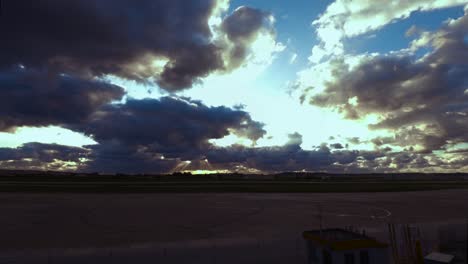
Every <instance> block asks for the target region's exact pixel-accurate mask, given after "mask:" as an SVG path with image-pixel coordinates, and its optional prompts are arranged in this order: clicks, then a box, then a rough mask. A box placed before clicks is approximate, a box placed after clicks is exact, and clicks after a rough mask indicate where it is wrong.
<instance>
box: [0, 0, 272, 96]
mask: <svg viewBox="0 0 468 264" xmlns="http://www.w3.org/2000/svg"><path fill="white" fill-rule="evenodd" d="M225 2H226V1H215V0H200V1H185V0H174V1H164V0H156V1H155V0H142V1H138V2H135V1H130V0H115V1H114V0H113V1H108V0H106V1H99V2H94V1H82V0H70V1H60V0H43V1H34V2H30V1H24V0H18V1H8V2H5V3H4V4H3V6H2V18H1V19H2V20H1V25H0V27H1V28H2V41H1V42H0V49H1V50H3V51H8V52H2V53H1V54H0V68H1V67H10V66H11V65H14V64H22V65H24V66H26V67H27V68H41V69H43V68H44V67H46V68H49V70H50V71H51V72H54V71H55V72H58V73H67V74H72V75H77V76H81V77H83V76H85V77H86V78H90V77H95V76H97V77H100V76H104V75H108V74H111V75H116V76H119V77H123V78H127V79H131V80H136V81H140V82H152V81H156V82H157V83H158V84H159V85H160V86H161V87H162V88H164V89H167V90H169V91H177V90H181V89H185V88H189V87H191V86H192V84H193V83H194V82H197V81H198V80H200V79H201V78H203V77H206V76H208V75H209V74H210V73H211V72H214V71H217V70H221V71H224V70H225V68H226V67H228V68H232V67H238V66H240V65H241V64H242V62H243V60H244V59H245V58H246V56H247V48H246V46H247V45H249V43H251V41H253V39H255V37H256V35H257V33H258V32H260V31H265V30H267V29H264V26H265V27H270V26H271V23H264V21H266V20H267V17H270V15H268V14H266V13H263V12H261V11H259V10H256V9H252V8H247V7H242V8H239V9H237V10H236V11H235V12H234V13H233V14H232V15H230V16H227V17H226V18H225V19H224V21H222V26H221V28H222V29H221V30H220V32H217V34H218V35H219V36H217V37H216V38H215V36H214V35H213V32H212V26H213V25H211V24H210V22H211V21H212V18H213V17H219V16H221V13H222V12H223V11H224V9H225V8H226V3H225ZM214 26H215V25H214ZM218 27H219V25H218ZM268 30H271V28H268ZM225 35H227V36H228V39H229V41H232V44H231V43H230V42H228V43H226V42H225V41H224V40H222V39H223V38H224V36H225ZM25 36H27V37H25ZM231 45H234V47H235V49H234V51H231V50H230V49H229V47H230V46H231ZM225 53H229V54H230V55H229V56H225V55H224V54H225ZM224 60H226V61H224ZM230 60H232V62H231V61H230Z"/></svg>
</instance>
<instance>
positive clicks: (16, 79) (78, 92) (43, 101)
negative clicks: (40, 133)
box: [0, 52, 124, 131]
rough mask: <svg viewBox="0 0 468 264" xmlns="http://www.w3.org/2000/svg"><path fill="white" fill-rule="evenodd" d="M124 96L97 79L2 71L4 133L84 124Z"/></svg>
mask: <svg viewBox="0 0 468 264" xmlns="http://www.w3.org/2000/svg"><path fill="white" fill-rule="evenodd" d="M5 53H7V52H5ZM123 94H124V92H123V89H122V88H121V87H118V86H115V85H112V84H108V83H105V82H101V81H96V80H86V79H79V78H74V77H72V76H68V75H56V74H54V73H50V72H47V71H38V70H30V69H27V68H26V69H25V68H21V67H16V68H13V69H9V70H5V71H0V131H12V130H14V129H15V128H16V127H19V126H48V125H60V124H66V123H77V122H83V121H84V120H86V119H87V118H88V116H89V115H90V114H91V113H93V112H94V111H95V110H97V109H98V108H99V107H101V106H102V105H104V104H107V103H109V102H111V101H113V100H119V99H121V97H122V96H123Z"/></svg>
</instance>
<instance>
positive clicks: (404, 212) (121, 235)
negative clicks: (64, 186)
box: [0, 190, 468, 263]
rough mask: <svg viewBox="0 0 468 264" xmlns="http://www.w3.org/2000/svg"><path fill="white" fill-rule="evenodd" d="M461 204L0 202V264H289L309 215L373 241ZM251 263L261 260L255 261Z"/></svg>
mask: <svg viewBox="0 0 468 264" xmlns="http://www.w3.org/2000/svg"><path fill="white" fill-rule="evenodd" d="M467 199H468V190H445V191H425V192H407V193H329V194H245V193H243V194H232V193H230V194H27V193H14V194H9V193H3V194H0V206H1V211H0V212H1V214H0V227H1V230H0V234H1V235H0V263H19V262H14V260H18V258H19V257H18V256H19V255H22V256H25V255H29V256H34V257H30V258H31V259H33V258H34V259H35V260H37V259H39V257H40V256H41V259H42V261H46V260H47V261H50V259H49V260H48V258H47V256H50V255H53V256H54V257H53V259H54V261H56V262H55V263H62V262H60V258H61V257H62V258H63V257H66V256H67V254H68V255H69V256H74V257H73V259H75V260H77V259H79V258H77V257H76V256H78V255H79V256H84V257H86V256H89V255H92V256H93V259H96V258H97V256H101V257H103V258H105V259H106V260H109V259H112V257H113V258H114V259H113V260H112V262H109V263H121V262H117V260H116V259H118V260H119V261H123V260H124V259H125V256H127V257H128V258H131V257H130V256H133V255H132V254H134V257H137V256H139V257H142V256H144V255H145V254H146V253H148V254H149V252H150V253H151V254H153V255H157V256H159V257H160V258H167V257H168V255H170V254H173V255H172V256H173V258H171V260H172V261H174V259H175V258H176V257H175V256H180V255H181V254H176V253H175V252H182V251H181V250H183V252H184V253H183V254H182V255H184V256H186V257H187V258H189V259H190V261H192V260H194V259H197V256H199V257H200V258H201V259H203V260H200V263H216V261H217V260H216V259H217V258H218V260H219V258H222V256H217V255H216V254H221V255H223V254H224V258H226V256H227V255H229V254H232V255H233V256H235V257H231V258H229V259H231V260H233V261H234V259H236V258H239V257H241V256H240V255H239V254H238V253H239V252H240V251H239V250H240V249H242V247H246V248H244V249H243V250H241V251H242V252H249V250H250V251H252V253H251V254H247V255H245V256H244V258H246V257H248V256H249V255H250V256H252V254H260V253H259V252H264V253H262V254H263V255H262V256H264V258H273V259H276V260H278V261H279V260H280V259H281V258H282V257H283V258H284V259H289V260H291V258H294V257H296V258H297V260H298V261H299V260H303V259H304V258H305V256H304V254H303V253H304V252H303V251H304V250H303V248H302V247H303V245H302V240H301V237H300V236H301V233H302V231H304V230H307V229H314V228H317V227H318V226H319V217H318V215H319V214H320V215H322V219H323V225H324V226H325V227H344V226H350V225H353V226H356V227H366V230H367V231H368V233H370V234H373V235H375V236H377V237H379V236H383V233H382V232H381V230H382V228H384V227H385V223H386V222H389V221H392V222H399V223H418V224H424V223H427V224H430V223H444V222H447V223H448V222H451V221H452V222H453V221H455V222H456V221H463V220H464V219H465V218H466V217H467V216H468V203H467V202H466V201H467ZM319 212H321V213H319ZM247 248H248V249H247ZM274 249H277V250H276V252H275V250H274ZM190 250H192V253H189V252H190ZM262 250H263V251H262ZM143 251H144V252H146V253H143ZM132 252H133V253H132ZM135 252H139V253H135ZM202 252H204V253H202ZM213 252H216V254H214V253H213ZM223 252H224V253H223ZM229 252H231V253H229ZM254 252H256V253H254ZM15 254H16V255H15ZM119 254H121V256H120V257H117V256H119ZM197 254H198V255H197ZM2 256H3V262H2V258H1V257H2ZM15 256H16V257H15ZM189 256H191V257H189ZM207 259H209V261H210V262H207ZM9 261H12V262H9ZM239 261H241V260H239V259H238V260H237V263H247V262H248V261H241V262H239ZM283 261H284V260H283ZM22 262H24V263H27V261H26V260H23V261H22ZM91 262H92V261H91V260H82V262H77V263H91ZM163 262H165V263H172V262H171V261H163ZM228 262H229V261H224V262H222V263H228ZM31 263H39V262H31ZM44 263H54V262H44ZM63 263H72V262H68V261H66V262H63ZM100 263H103V262H102V261H101V262H100ZM122 263H127V262H122ZM139 263H144V261H143V260H142V261H140V262H139ZM174 263H184V261H183V260H179V261H176V262H174ZM194 263H198V262H197V261H195V262H194ZM220 263H221V262H220ZM252 263H255V262H252ZM257 263H261V261H259V260H258V259H257ZM270 263H272V262H270Z"/></svg>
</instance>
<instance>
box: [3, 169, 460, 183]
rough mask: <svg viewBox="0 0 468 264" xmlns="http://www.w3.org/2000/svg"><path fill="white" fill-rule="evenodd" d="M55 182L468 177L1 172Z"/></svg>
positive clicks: (448, 176)
mask: <svg viewBox="0 0 468 264" xmlns="http://www.w3.org/2000/svg"><path fill="white" fill-rule="evenodd" d="M13 179H14V180H15V181H17V180H25V181H34V180H40V181H44V180H51V181H57V180H60V181H68V180H70V181H76V180H79V181H108V180H119V181H193V180H196V181H203V180H205V181H213V180H215V181H223V180H226V181H236V180H254V181H298V180H300V181H386V180H398V181H411V180H422V181H424V180H442V181H443V180H450V181H459V180H468V173H361V174H346V173H342V174H338V173H322V172H282V173H272V174H242V173H215V174H191V173H190V172H175V173H172V174H122V173H116V174H113V173H96V172H95V173H78V172H58V171H27V170H0V181H9V180H13Z"/></svg>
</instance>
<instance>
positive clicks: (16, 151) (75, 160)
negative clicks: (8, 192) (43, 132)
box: [0, 143, 89, 170]
mask: <svg viewBox="0 0 468 264" xmlns="http://www.w3.org/2000/svg"><path fill="white" fill-rule="evenodd" d="M88 153H89V150H86V149H82V148H76V147H67V146H61V145H55V144H40V143H28V144H24V145H23V146H21V147H18V148H0V167H1V168H2V169H35V170H76V169H79V168H80V165H81V163H82V162H83V161H85V159H86V156H87V155H88Z"/></svg>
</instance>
